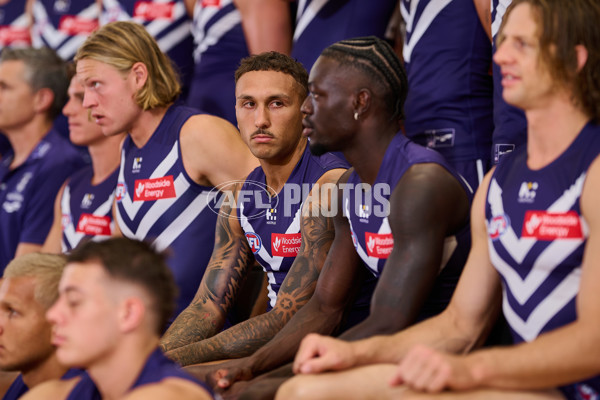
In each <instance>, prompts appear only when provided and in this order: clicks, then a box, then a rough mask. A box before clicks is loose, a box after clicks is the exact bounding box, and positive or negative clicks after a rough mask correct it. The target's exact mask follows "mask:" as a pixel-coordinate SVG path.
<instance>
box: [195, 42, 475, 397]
mask: <svg viewBox="0 0 600 400" xmlns="http://www.w3.org/2000/svg"><path fill="white" fill-rule="evenodd" d="M406 88H407V85H406V76H405V74H404V70H403V68H402V65H401V63H400V60H399V59H398V58H397V56H396V55H395V53H394V52H393V49H392V48H391V46H389V45H388V44H387V43H386V42H385V41H383V40H381V39H378V38H376V37H374V36H371V37H365V38H357V39H351V40H344V41H341V42H338V43H335V44H333V45H331V46H330V47H328V48H326V49H325V50H324V51H323V53H322V54H321V56H320V57H319V58H318V59H317V61H316V63H315V65H314V67H313V68H312V71H311V73H310V78H309V89H310V92H311V94H310V95H309V97H307V99H306V100H305V102H304V104H303V106H302V112H303V113H304V114H305V118H304V120H303V125H304V131H303V134H304V135H305V136H308V137H309V138H310V149H311V151H312V152H313V153H315V154H322V153H323V152H325V151H329V150H336V151H341V152H342V153H343V155H344V157H345V158H346V159H347V160H348V161H349V162H350V164H351V165H352V166H353V167H354V168H352V169H350V170H348V171H347V172H346V173H344V175H342V177H341V178H340V180H339V181H338V186H339V188H338V191H337V193H336V194H337V202H335V204H336V205H337V210H336V211H337V212H336V215H335V216H334V217H333V219H334V227H335V238H334V240H333V243H332V245H331V250H330V252H329V254H328V257H327V259H326V260H325V264H324V266H323V270H322V272H321V275H320V276H319V279H318V282H317V287H316V290H315V293H314V295H313V296H312V297H311V299H310V300H309V301H308V303H307V304H306V305H305V306H304V307H303V308H302V309H301V310H299V311H298V312H297V313H296V314H295V315H294V316H293V317H292V319H291V320H290V321H289V322H288V323H287V324H286V325H285V327H284V328H283V329H282V330H281V331H280V332H279V334H278V335H276V336H275V337H274V338H273V339H272V340H271V341H270V342H269V343H268V344H267V345H265V346H263V347H262V348H261V349H260V350H258V351H257V352H256V353H254V354H253V355H252V356H250V357H248V358H245V359H241V360H236V361H230V362H228V363H225V364H221V365H220V366H219V367H220V368H218V367H217V368H218V369H217V370H216V371H215V372H214V373H213V374H208V376H206V379H208V380H209V381H211V379H212V380H214V381H213V382H215V383H216V384H217V385H218V386H219V387H221V388H224V387H228V386H229V385H230V384H231V383H233V381H235V380H239V379H246V380H247V379H249V378H252V377H254V376H256V375H258V374H259V373H263V372H266V371H269V370H271V369H273V368H275V367H278V366H280V365H282V364H283V363H285V362H288V361H290V360H291V358H292V357H293V356H294V353H295V352H296V350H297V348H298V345H299V343H300V340H301V339H302V338H303V337H304V336H305V335H306V334H308V333H310V332H320V333H322V334H326V335H329V334H333V333H334V332H335V330H336V328H337V327H338V325H339V323H340V321H341V320H342V318H343V314H344V312H345V310H346V309H347V307H348V305H349V304H350V300H351V299H352V293H353V291H354V290H355V289H356V282H357V278H358V277H359V275H360V274H361V273H363V272H367V273H370V274H372V276H374V277H376V278H377V279H378V282H377V286H376V288H375V292H374V295H373V300H372V302H371V312H370V315H369V317H367V319H366V320H365V321H363V322H361V323H360V324H358V325H356V326H354V327H353V328H351V329H350V330H348V331H346V332H344V333H343V334H342V335H341V338H343V339H344V340H356V339H361V338H366V337H370V336H373V335H380V334H385V333H393V332H397V331H398V330H401V329H403V328H405V327H407V326H409V325H411V324H413V323H414V322H416V321H418V320H421V319H424V318H427V317H429V316H432V315H435V314H437V313H439V312H441V311H442V310H443V309H444V308H445V306H446V304H447V302H448V300H449V299H450V296H451V295H452V292H453V290H454V287H455V284H456V282H457V280H458V276H459V274H460V272H461V270H462V266H463V264H464V262H465V259H466V258H465V257H466V254H467V253H468V249H469V246H470V240H469V229H468V220H469V205H470V199H471V196H472V193H471V192H470V191H469V189H468V186H467V185H466V184H465V183H464V181H463V180H462V178H461V177H460V176H458V175H457V174H456V173H455V172H453V170H452V168H451V167H450V166H449V165H448V164H447V162H446V161H444V159H443V158H442V157H441V156H440V155H439V154H438V153H437V152H435V151H433V150H429V149H427V148H424V147H421V146H419V145H416V144H414V143H412V142H410V141H409V140H408V139H406V138H405V137H404V136H403V135H402V134H401V133H400V129H399V126H400V121H401V118H402V107H403V103H404V98H405V97H406ZM362 265H364V266H365V267H366V268H363V267H362ZM205 371H206V367H197V369H196V372H204V373H206V372H205ZM245 385H246V384H244V383H242V384H241V385H239V386H238V387H240V388H242V387H243V386H245ZM260 386H262V384H261V385H259V386H257V387H260ZM233 390H234V391H237V390H238V389H236V387H235V386H234V388H233ZM250 390H252V389H250Z"/></svg>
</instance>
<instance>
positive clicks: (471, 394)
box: [399, 389, 565, 400]
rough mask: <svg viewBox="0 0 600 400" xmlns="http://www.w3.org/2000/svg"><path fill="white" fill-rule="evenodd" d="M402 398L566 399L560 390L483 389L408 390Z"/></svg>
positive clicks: (416, 399)
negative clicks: (423, 391)
mask: <svg viewBox="0 0 600 400" xmlns="http://www.w3.org/2000/svg"><path fill="white" fill-rule="evenodd" d="M399 399H401V400H481V399H485V400H564V399H565V397H564V396H563V395H561V394H560V392H559V391H558V390H549V391H529V392H527V391H525V392H521V391H512V390H492V389H482V390H473V391H466V392H443V393H437V394H428V393H416V392H412V391H410V390H407V391H406V392H405V393H404V394H403V395H402V397H400V398H399Z"/></svg>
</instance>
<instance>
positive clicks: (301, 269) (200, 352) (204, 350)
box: [168, 213, 334, 365]
mask: <svg viewBox="0 0 600 400" xmlns="http://www.w3.org/2000/svg"><path fill="white" fill-rule="evenodd" d="M319 214H320V213H317V214H316V215H304V216H303V218H302V226H301V232H302V243H301V246H300V250H299V252H298V255H297V256H296V258H295V260H294V263H293V264H292V266H291V268H290V270H289V272H288V274H287V276H286V278H285V280H284V281H283V283H282V286H281V288H280V290H279V293H278V295H277V303H276V305H275V307H274V308H273V310H271V311H269V312H268V313H266V314H262V315H259V316H257V317H255V318H252V319H250V320H248V321H244V322H242V323H240V324H237V325H235V326H233V327H231V328H229V329H228V330H226V331H224V332H221V333H220V334H218V335H216V336H213V337H211V338H209V339H205V340H202V341H200V342H198V343H194V344H190V345H187V346H185V347H182V348H179V349H176V350H174V351H172V352H170V353H168V355H169V357H171V358H173V359H175V360H177V361H178V362H180V363H181V364H182V365H190V364H196V363H201V362H208V361H214V360H220V359H230V358H240V357H245V356H248V355H251V354H252V353H254V352H255V351H256V350H258V349H259V348H260V347H262V346H263V345H264V344H265V343H267V342H268V341H269V340H270V339H272V338H273V336H275V335H276V334H277V333H278V332H279V331H280V330H281V328H282V327H283V326H284V325H285V324H286V323H287V322H288V321H289V320H290V319H291V318H292V316H294V314H296V312H297V311H298V310H299V309H300V308H301V307H302V306H303V305H304V304H306V303H307V302H308V300H309V299H310V298H311V296H312V294H313V292H314V290H315V286H316V282H317V279H318V277H319V272H320V270H321V267H322V264H323V262H324V260H325V258H326V255H327V252H328V251H329V248H330V246H331V243H332V241H333V237H334V228H333V222H332V220H331V219H330V218H326V217H323V216H321V215H319Z"/></svg>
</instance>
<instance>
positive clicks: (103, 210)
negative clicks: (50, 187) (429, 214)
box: [60, 165, 119, 253]
mask: <svg viewBox="0 0 600 400" xmlns="http://www.w3.org/2000/svg"><path fill="white" fill-rule="evenodd" d="M93 176H94V170H93V169H92V166H91V165H90V166H87V167H85V168H84V169H82V170H80V171H78V172H76V173H74V174H73V175H71V177H70V178H69V180H68V181H67V184H66V185H65V189H64V191H63V194H62V197H61V199H60V208H61V211H62V251H63V253H65V252H68V251H70V250H72V249H73V248H75V247H76V246H77V245H78V244H79V242H81V241H82V240H84V239H85V240H88V239H91V240H102V239H106V238H108V237H110V236H111V235H112V234H113V232H114V222H113V214H112V205H113V200H114V191H115V188H116V187H117V177H118V176H119V169H118V168H117V169H116V170H115V171H114V172H113V173H112V174H110V176H108V177H107V178H106V179H105V180H104V181H103V182H100V183H99V184H97V185H92V183H91V182H92V177H93Z"/></svg>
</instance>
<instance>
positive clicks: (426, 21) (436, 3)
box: [402, 0, 452, 62]
mask: <svg viewBox="0 0 600 400" xmlns="http://www.w3.org/2000/svg"><path fill="white" fill-rule="evenodd" d="M451 2H452V0H431V2H430V3H429V4H427V5H426V6H425V9H424V10H423V12H422V13H421V17H420V18H419V20H418V21H417V24H416V25H414V26H412V28H414V30H413V31H412V34H411V36H410V40H409V41H408V43H406V42H405V44H404V48H403V49H402V56H403V57H404V61H406V62H410V58H411V56H412V51H413V49H414V47H415V46H416V44H417V43H418V42H419V40H420V39H421V37H423V35H424V34H425V32H426V31H427V29H428V28H429V26H430V25H431V23H432V22H433V20H434V19H435V18H436V17H437V16H438V14H439V13H440V12H441V11H442V10H443V9H444V8H445V7H446V6H447V5H448V4H450V3H451ZM410 9H411V12H412V14H411V16H410V18H411V23H412V22H413V21H412V18H414V12H415V10H416V5H415V6H414V7H413V4H411V7H410ZM405 12H406V10H404V13H405ZM406 31H407V32H411V30H409V29H408V26H407V29H406Z"/></svg>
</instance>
